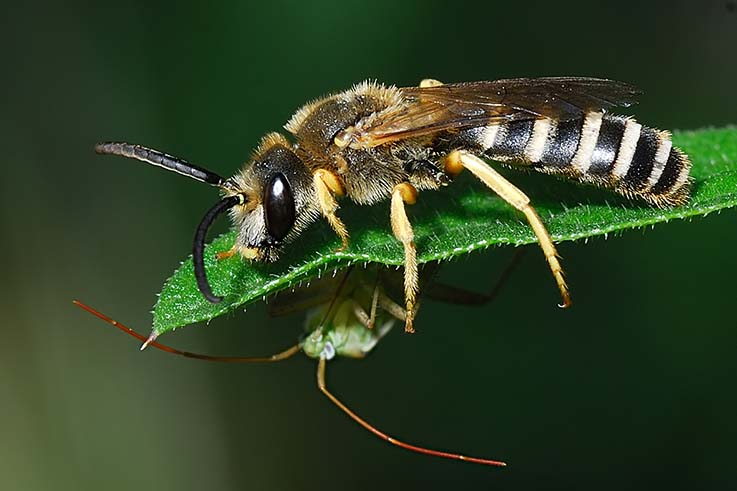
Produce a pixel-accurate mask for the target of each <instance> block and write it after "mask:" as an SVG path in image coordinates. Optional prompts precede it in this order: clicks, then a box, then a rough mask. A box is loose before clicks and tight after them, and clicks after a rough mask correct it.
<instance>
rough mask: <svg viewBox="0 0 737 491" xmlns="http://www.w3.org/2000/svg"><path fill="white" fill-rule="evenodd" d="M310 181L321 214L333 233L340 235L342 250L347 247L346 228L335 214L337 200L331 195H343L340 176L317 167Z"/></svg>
mask: <svg viewBox="0 0 737 491" xmlns="http://www.w3.org/2000/svg"><path fill="white" fill-rule="evenodd" d="M312 182H313V184H314V186H315V191H316V192H317V201H318V203H319V205H320V212H321V213H322V216H324V217H325V219H326V220H327V221H328V223H329V224H330V226H331V227H332V229H333V230H334V231H335V233H336V234H337V235H338V237H340V240H341V243H342V245H341V247H340V248H339V249H338V250H339V251H342V250H344V249H346V248H348V230H346V228H345V225H344V224H343V222H342V221H341V220H340V218H338V216H337V215H336V214H335V210H337V209H338V202H337V201H336V200H335V198H334V197H333V195H337V196H343V195H344V194H345V188H344V187H343V183H342V182H341V180H340V178H339V177H338V176H336V175H335V174H333V173H332V172H330V171H328V170H326V169H318V170H316V171H315V173H314V174H313V175H312Z"/></svg>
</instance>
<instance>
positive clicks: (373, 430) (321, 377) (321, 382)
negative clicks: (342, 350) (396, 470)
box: [317, 356, 507, 467]
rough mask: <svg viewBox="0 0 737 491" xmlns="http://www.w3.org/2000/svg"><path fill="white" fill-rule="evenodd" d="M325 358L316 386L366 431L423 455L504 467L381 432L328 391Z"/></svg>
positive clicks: (322, 357) (318, 371)
mask: <svg viewBox="0 0 737 491" xmlns="http://www.w3.org/2000/svg"><path fill="white" fill-rule="evenodd" d="M326 362H327V360H326V358H325V357H324V356H321V357H320V361H319V362H318V365H317V387H318V388H319V389H320V391H321V392H322V393H323V394H325V395H326V396H327V397H328V399H330V400H331V401H332V402H333V404H335V405H336V406H338V407H339V408H340V410H341V411H343V412H344V413H346V414H347V415H348V416H350V417H351V419H353V421H355V422H356V423H358V424H360V425H361V426H363V427H364V428H366V429H367V430H368V431H370V432H371V433H373V434H374V435H376V436H378V437H379V438H381V439H382V440H385V441H387V442H389V443H391V444H392V445H396V446H398V447H401V448H404V449H406V450H411V451H412V452H417V453H421V454H425V455H433V456H435V457H442V458H444V459H452V460H463V461H466V462H474V463H476V464H484V465H494V466H499V467H506V465H507V464H506V463H505V462H500V461H498V460H489V459H480V458H478V457H467V456H465V455H461V454H456V453H449V452H442V451H439V450H431V449H429V448H424V447H418V446H415V445H410V444H409V443H404V442H401V441H399V440H397V439H395V438H392V437H390V436H389V435H387V434H386V433H383V432H382V431H379V430H378V429H377V428H375V427H373V426H371V425H370V424H369V423H367V422H366V421H364V420H363V419H361V418H360V417H359V416H358V415H357V414H356V413H354V412H353V411H351V410H350V409H348V407H347V406H346V405H345V404H343V403H342V402H340V400H338V398H337V397H335V396H334V395H333V394H331V393H330V391H329V390H328V388H327V386H326V384H325V365H326Z"/></svg>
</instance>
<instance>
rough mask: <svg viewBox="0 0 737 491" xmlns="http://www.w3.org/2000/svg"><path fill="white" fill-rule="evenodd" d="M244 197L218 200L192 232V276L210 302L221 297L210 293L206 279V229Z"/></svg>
mask: <svg viewBox="0 0 737 491" xmlns="http://www.w3.org/2000/svg"><path fill="white" fill-rule="evenodd" d="M244 202H245V198H244V196H243V195H242V194H236V195H234V196H228V197H226V198H223V199H221V200H220V201H218V202H217V203H216V204H215V206H213V207H212V208H210V209H209V210H207V213H205V216H204V217H202V221H200V224H199V225H197V230H196V231H195V234H194V243H193V245H192V262H193V263H194V277H195V279H196V280H197V288H199V290H200V292H201V293H202V295H203V296H204V297H205V298H206V299H207V301H208V302H211V303H220V301H221V300H222V299H223V297H218V296H216V295H215V294H213V293H212V289H211V288H210V283H208V281H207V275H206V274H205V239H206V238H207V229H209V228H210V225H212V222H214V221H215V219H216V218H217V217H218V216H219V215H220V214H221V213H223V212H225V211H227V210H229V209H230V208H233V207H234V206H235V205H239V204H243V203H244Z"/></svg>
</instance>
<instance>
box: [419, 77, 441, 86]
mask: <svg viewBox="0 0 737 491" xmlns="http://www.w3.org/2000/svg"><path fill="white" fill-rule="evenodd" d="M441 85H444V84H443V82H441V81H440V80H435V79H434V78H423V79H422V80H421V81H420V88H425V87H439V86H441Z"/></svg>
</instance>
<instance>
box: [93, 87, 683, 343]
mask: <svg viewBox="0 0 737 491" xmlns="http://www.w3.org/2000/svg"><path fill="white" fill-rule="evenodd" d="M638 93H639V92H638V91H637V90H636V89H635V88H634V87H632V86H631V85H629V84H626V83H622V82H616V81H612V80H606V79H597V78H585V77H550V78H518V79H508V80H496V81H483V82H468V83H453V84H443V83H441V82H439V81H437V80H432V79H426V80H423V81H422V82H421V83H420V85H419V87H405V88H397V87H394V86H385V85H381V84H378V83H375V82H370V81H366V82H363V83H360V84H358V85H355V86H354V87H353V88H351V89H349V90H347V91H344V92H339V93H336V94H332V95H329V96H327V97H323V98H321V99H317V100H315V101H313V102H310V103H308V104H307V105H305V106H304V107H302V108H301V109H299V110H297V112H296V113H295V114H294V115H293V116H292V118H291V119H290V120H289V121H288V122H287V124H286V125H285V129H286V130H287V132H289V133H290V135H291V137H292V140H291V141H290V140H288V139H287V138H286V137H285V136H283V135H282V134H279V133H270V134H268V135H266V136H265V137H264V138H263V140H262V141H261V143H260V145H259V146H258V148H257V149H256V151H255V152H254V154H253V156H252V158H251V160H250V161H249V162H248V163H247V164H246V166H245V167H244V168H243V170H241V171H240V172H238V173H236V174H235V175H234V176H233V177H231V178H229V179H224V178H222V177H220V176H219V175H217V174H215V173H213V172H211V171H208V170H206V169H204V168H202V167H199V166H196V165H192V164H189V163H187V162H186V161H184V160H182V159H179V158H176V157H173V156H171V155H167V154H164V153H162V152H159V151H156V150H152V149H149V148H145V147H142V146H139V145H131V144H128V143H100V144H98V145H97V147H96V150H97V152H98V153H102V154H114V155H122V156H125V157H130V158H134V159H138V160H142V161H144V162H148V163H150V164H153V165H157V166H160V167H163V168H165V169H168V170H173V171H175V172H178V173H180V174H184V175H186V176H188V177H191V178H193V179H196V180H198V181H202V182H205V183H208V184H210V185H213V186H215V187H217V188H219V189H220V192H221V193H222V195H223V198H222V199H221V200H220V201H218V203H217V204H215V205H214V206H213V207H212V208H210V209H209V210H208V211H207V213H206V214H205V216H204V218H203V219H202V221H201V222H200V224H199V226H198V227H197V230H196V233H195V238H194V246H193V262H194V271H195V276H196V280H197V285H198V288H199V290H200V291H201V292H202V294H203V295H204V297H205V298H206V299H207V300H209V301H210V302H214V303H217V302H219V301H221V300H222V298H221V297H218V296H216V295H215V294H214V293H213V292H212V290H211V288H210V285H209V283H208V281H207V276H206V272H205V267H204V258H203V253H204V243H205V237H206V233H207V230H208V228H209V226H210V225H211V224H212V222H213V221H214V220H215V219H216V218H217V217H218V216H219V215H221V214H222V213H225V212H228V213H229V214H230V217H231V219H232V222H233V225H234V226H235V227H236V228H237V229H238V235H237V239H236V241H235V244H234V245H233V247H232V249H231V250H230V251H229V252H226V253H222V254H220V255H219V256H218V257H219V258H220V259H222V258H225V257H230V256H233V255H240V256H241V257H243V258H245V259H248V260H253V261H275V260H277V258H278V256H279V252H280V251H281V250H282V249H283V247H285V246H286V244H288V243H290V242H293V241H294V240H295V239H296V238H297V237H298V236H299V234H300V232H302V231H303V230H304V229H305V227H307V226H308V225H309V224H310V223H312V222H314V221H315V220H317V219H318V218H320V217H322V218H324V219H325V220H327V222H328V223H329V224H330V226H331V227H332V229H333V230H334V231H335V233H336V234H337V235H338V237H339V238H340V240H341V244H342V246H341V248H342V249H345V248H346V247H348V244H349V234H348V230H347V228H346V226H345V225H344V224H343V222H342V221H341V219H340V218H339V216H338V214H337V210H338V202H337V198H341V197H346V198H348V199H350V200H352V201H354V202H355V203H357V204H359V205H372V204H374V203H377V202H380V201H383V200H390V201H391V206H390V209H391V211H390V222H391V228H392V231H393V233H394V236H395V237H396V238H397V240H398V241H399V242H400V243H401V244H402V246H403V248H404V297H405V298H404V304H405V310H406V311H407V313H408V314H407V316H406V319H405V330H406V331H407V332H414V327H413V320H414V313H415V303H416V300H417V291H418V266H417V259H416V247H415V243H414V232H413V229H412V225H411V223H410V220H409V218H408V216H407V212H406V205H411V204H414V203H415V202H416V201H417V198H418V193H419V191H425V190H436V189H440V188H443V187H445V186H448V185H449V184H450V183H452V182H453V180H454V178H455V177H456V176H457V175H458V174H459V173H460V172H461V171H462V170H464V169H467V170H468V171H470V172H471V174H473V175H474V176H475V177H477V178H478V179H479V180H480V181H481V182H482V183H483V184H484V185H486V186H487V187H488V188H489V189H491V190H492V191H493V192H494V193H496V194H497V195H498V196H500V197H501V198H502V199H503V200H504V201H506V202H507V203H509V204H510V205H511V206H512V207H514V208H515V209H516V210H518V211H520V212H522V213H523V214H524V216H525V218H526V219H527V221H528V222H529V225H530V226H531V228H532V230H533V231H534V233H535V236H536V237H537V239H538V243H539V245H540V247H541V249H542V251H543V254H544V255H545V258H546V260H547V263H548V265H549V268H550V270H551V272H552V275H553V277H554V279H555V282H556V284H557V287H558V289H559V291H560V294H561V296H562V303H561V304H560V305H561V307H567V306H568V305H570V303H571V300H570V295H569V292H568V287H567V285H566V281H565V279H564V275H563V269H562V267H561V265H560V262H559V261H558V256H557V253H556V249H555V246H554V245H553V241H552V239H551V236H550V234H549V233H548V231H547V229H546V228H545V225H544V224H543V222H542V220H541V218H540V216H539V215H538V214H537V212H536V211H535V208H534V207H533V206H532V204H531V202H530V199H529V198H528V197H527V195H525V193H523V192H522V191H521V190H520V189H518V188H517V187H516V186H515V185H514V184H512V183H511V182H509V181H508V180H507V179H506V178H505V177H503V176H502V175H501V174H500V173H498V172H497V171H496V170H495V169H494V168H493V167H492V166H491V165H489V163H488V162H487V161H486V160H485V159H489V160H493V161H498V162H501V163H502V164H503V165H506V166H509V167H513V168H517V169H524V170H530V171H536V172H541V173H545V174H551V175H555V176H559V177H563V178H567V179H571V180H574V181H578V182H581V183H586V184H593V185H595V186H599V187H604V188H609V189H611V190H613V191H615V192H617V193H619V194H622V195H624V196H626V197H629V198H634V199H639V200H641V201H643V202H645V203H647V204H649V205H652V206H657V207H668V206H675V205H680V204H683V203H685V202H686V201H687V200H688V197H689V188H690V177H689V170H690V167H691V164H690V162H689V159H688V157H687V156H686V155H685V154H684V153H683V152H681V151H680V150H679V149H677V148H675V147H673V145H672V142H671V138H670V134H669V133H668V132H667V131H659V130H656V129H653V128H649V127H646V126H643V125H641V124H640V123H638V122H636V121H635V120H634V119H633V118H631V117H624V116H617V115H614V114H610V113H609V110H611V109H613V108H616V107H628V106H630V105H631V104H632V103H633V102H634V99H635V96H636V95H637V94H638Z"/></svg>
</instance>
